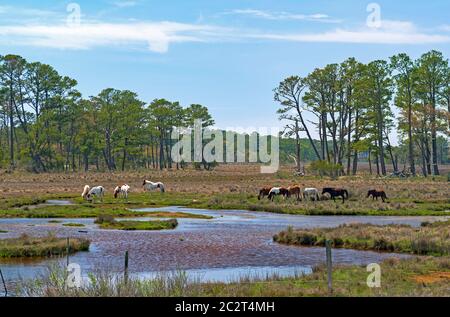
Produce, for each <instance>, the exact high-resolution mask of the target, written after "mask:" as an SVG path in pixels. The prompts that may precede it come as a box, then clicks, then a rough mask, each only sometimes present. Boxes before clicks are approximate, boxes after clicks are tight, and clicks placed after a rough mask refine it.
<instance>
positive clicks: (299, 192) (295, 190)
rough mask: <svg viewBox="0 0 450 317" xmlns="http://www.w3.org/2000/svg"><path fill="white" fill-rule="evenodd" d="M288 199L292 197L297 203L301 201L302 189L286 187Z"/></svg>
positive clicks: (295, 186)
mask: <svg viewBox="0 0 450 317" xmlns="http://www.w3.org/2000/svg"><path fill="white" fill-rule="evenodd" d="M288 193H289V195H288V197H291V196H292V195H293V196H294V197H296V198H297V200H298V201H300V200H302V198H301V195H302V188H301V187H300V186H298V185H294V186H289V187H288Z"/></svg>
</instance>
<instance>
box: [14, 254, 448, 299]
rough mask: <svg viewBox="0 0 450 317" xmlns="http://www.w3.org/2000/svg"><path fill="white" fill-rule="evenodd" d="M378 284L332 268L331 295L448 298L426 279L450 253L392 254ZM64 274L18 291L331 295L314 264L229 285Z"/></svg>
mask: <svg viewBox="0 0 450 317" xmlns="http://www.w3.org/2000/svg"><path fill="white" fill-rule="evenodd" d="M380 266H381V272H382V279H381V287H380V288H369V287H368V286H367V284H366V280H367V275H368V273H367V271H366V267H365V266H357V265H352V266H335V267H334V269H333V294H332V296H449V295H450V294H449V292H448V283H449V280H448V278H447V279H446V278H441V279H428V280H427V279H424V277H426V276H428V275H430V274H436V273H442V275H443V276H444V277H445V276H450V275H449V273H450V258H449V257H441V258H434V257H413V258H409V259H401V260H400V259H397V258H390V259H387V260H385V261H383V262H382V263H380ZM66 280H67V273H66V271H65V269H64V268H62V267H54V268H51V269H49V271H48V272H47V273H46V274H44V275H43V276H41V277H38V278H35V279H33V280H28V281H22V282H21V283H20V285H19V287H18V290H17V294H19V295H20V296H32V297H36V296H39V297H161V296H164V297H170V296H177V297H179V296H183V297H184V296H194V297H197V296H209V297H218V296H223V297H286V296H330V294H329V293H328V289H327V270H326V268H325V267H324V266H317V267H315V268H314V269H313V272H312V273H311V274H308V275H304V274H296V275H294V276H292V277H284V278H283V277H280V276H277V275H276V274H275V275H270V276H266V277H262V278H255V277H252V276H245V275H244V276H241V277H239V278H237V279H235V280H233V281H231V282H230V283H217V282H209V283H208V282H206V283H205V282H201V281H200V280H198V279H193V278H191V277H189V276H188V275H187V274H186V273H185V272H183V271H176V272H170V273H160V274H157V275H156V276H155V277H154V278H151V279H139V278H135V277H130V278H129V279H128V280H127V281H126V280H125V279H124V278H123V275H122V274H114V273H109V272H101V271H98V272H94V273H90V274H88V278H87V281H85V282H84V283H82V286H81V287H80V288H78V289H77V288H69V287H68V286H67V283H66Z"/></svg>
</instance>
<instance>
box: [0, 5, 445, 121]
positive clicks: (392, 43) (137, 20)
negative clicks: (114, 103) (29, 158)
mask: <svg viewBox="0 0 450 317" xmlns="http://www.w3.org/2000/svg"><path fill="white" fill-rule="evenodd" d="M70 3H76V4H77V5H78V6H79V8H80V9H81V18H80V23H79V24H76V22H77V20H76V19H75V20H74V19H70V18H71V17H74V15H73V11H72V14H71V12H68V11H67V6H68V5H69V4H70ZM369 3H371V1H356V0H342V1H336V0H316V1H312V0H297V1H293V0H291V1H283V0H281V1H268V0H258V1H235V0H215V1H211V0H208V1H206V0H202V1H182V0H177V1H144V0H101V1H75V2H73V1H49V0H47V1H45V0H44V1H39V2H37V1H4V0H2V1H0V54H7V53H13V54H19V55H22V56H23V57H25V58H27V59H28V60H30V61H41V62H44V63H49V64H51V65H53V66H54V67H55V68H56V69H57V70H58V71H59V72H60V73H61V74H64V75H68V76H71V77H73V78H75V79H77V80H78V82H79V86H78V88H79V90H80V91H81V92H82V93H83V94H84V95H85V97H87V96H89V95H95V94H97V93H98V92H99V91H100V90H102V89H103V88H107V87H113V88H117V89H129V90H133V91H136V92H137V93H138V94H139V96H140V98H141V99H142V100H144V101H146V102H150V101H151V100H152V99H154V98H166V99H169V100H173V101H180V102H181V103H182V104H183V105H189V104H192V103H200V104H203V105H206V106H208V107H209V108H210V110H211V112H212V114H213V116H214V118H215V119H216V123H217V126H219V127H221V128H226V127H237V126H242V127H247V126H279V125H280V123H279V122H278V120H277V116H276V113H275V112H276V108H277V105H276V103H275V102H274V101H273V93H272V89H273V88H275V87H276V85H277V83H278V82H279V81H280V80H282V79H283V78H285V77H286V76H289V75H293V74H298V75H302V76H304V75H306V74H307V73H308V72H310V71H312V70H313V69H314V68H315V67H322V66H324V65H326V64H327V63H335V62H341V61H343V60H344V59H346V58H348V57H350V56H353V57H356V58H357V59H359V60H360V61H362V62H368V61H371V60H374V59H384V58H387V57H389V56H391V55H393V54H396V53H399V52H406V53H408V54H410V55H411V56H413V57H418V56H420V55H421V54H422V53H424V52H426V51H428V50H430V49H437V50H440V51H442V52H443V53H444V55H445V56H447V57H448V56H450V54H449V53H450V19H449V18H450V14H449V12H450V1H444V0H433V1H411V0H410V1H403V0H401V1H399V0H396V1H391V0H390V1H389V0H388V1H377V2H376V3H377V4H378V5H379V8H380V9H381V11H380V12H381V25H379V26H378V27H370V26H368V25H367V23H366V21H367V17H368V15H369V14H370V12H368V11H367V6H368V4H369ZM71 8H74V7H71ZM75 8H76V7H75ZM70 14H71V15H70ZM68 17H69V20H70V21H75V24H73V23H72V24H68V23H67V19H68ZM75 17H76V16H75Z"/></svg>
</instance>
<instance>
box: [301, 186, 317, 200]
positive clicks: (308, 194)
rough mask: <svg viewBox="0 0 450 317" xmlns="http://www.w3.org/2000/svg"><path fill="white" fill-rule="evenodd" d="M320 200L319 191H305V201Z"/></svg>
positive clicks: (309, 189)
mask: <svg viewBox="0 0 450 317" xmlns="http://www.w3.org/2000/svg"><path fill="white" fill-rule="evenodd" d="M308 198H309V200H319V190H318V189H317V188H305V189H304V190H303V199H304V200H307V199H308Z"/></svg>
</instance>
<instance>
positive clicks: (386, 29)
mask: <svg viewBox="0 0 450 317" xmlns="http://www.w3.org/2000/svg"><path fill="white" fill-rule="evenodd" d="M249 37H252V38H259V39H268V40H280V41H293V42H326V43H359V44H434V43H450V36H448V35H443V34H429V33H424V32H421V31H420V30H418V29H417V27H416V26H415V25H414V24H413V23H411V22H408V21H389V20H385V21H382V23H381V27H380V28H370V27H362V28H359V29H356V30H347V29H343V28H337V29H334V30H330V31H325V32H318V33H260V34H255V33H254V34H251V35H249Z"/></svg>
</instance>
